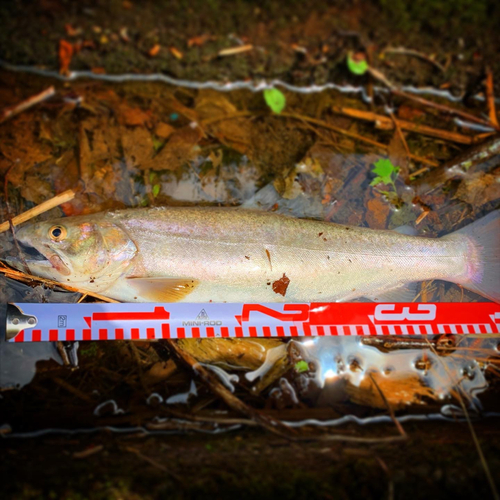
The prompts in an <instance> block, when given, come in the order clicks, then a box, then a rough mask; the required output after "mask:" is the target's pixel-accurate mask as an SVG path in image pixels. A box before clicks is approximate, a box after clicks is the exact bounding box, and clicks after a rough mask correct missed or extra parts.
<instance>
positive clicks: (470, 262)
mask: <svg viewBox="0 0 500 500" xmlns="http://www.w3.org/2000/svg"><path fill="white" fill-rule="evenodd" d="M456 236H459V237H461V238H462V237H464V236H465V237H466V238H467V239H468V244H469V251H468V253H467V257H466V258H467V265H466V268H467V272H466V273H465V274H464V275H463V276H461V277H460V279H459V280H457V282H458V283H460V284H461V285H463V286H464V287H465V288H467V289H469V290H471V291H473V292H476V293H478V294H480V295H482V296H483V297H486V298H488V299H490V300H493V301H495V302H500V210H495V211H493V212H491V213H489V214H488V215H487V216H486V217H483V218H482V219H479V220H477V221H475V222H473V223H472V224H469V225H468V226H465V227H464V228H462V229H460V230H458V231H456V232H454V233H452V234H450V235H448V236H445V239H447V238H455V237H456Z"/></svg>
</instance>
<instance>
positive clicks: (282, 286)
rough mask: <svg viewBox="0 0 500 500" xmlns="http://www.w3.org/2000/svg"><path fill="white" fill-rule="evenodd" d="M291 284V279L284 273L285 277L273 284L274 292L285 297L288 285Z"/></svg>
mask: <svg viewBox="0 0 500 500" xmlns="http://www.w3.org/2000/svg"><path fill="white" fill-rule="evenodd" d="M289 284H290V278H288V276H287V275H286V274H285V273H283V276H282V277H281V278H280V279H279V280H276V281H274V282H273V285H272V287H273V292H274V293H278V294H280V295H283V297H284V296H285V295H286V291H287V289H288V285H289Z"/></svg>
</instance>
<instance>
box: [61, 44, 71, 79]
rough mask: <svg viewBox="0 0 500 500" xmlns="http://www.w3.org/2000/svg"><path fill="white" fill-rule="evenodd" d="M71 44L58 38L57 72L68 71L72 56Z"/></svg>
mask: <svg viewBox="0 0 500 500" xmlns="http://www.w3.org/2000/svg"><path fill="white" fill-rule="evenodd" d="M73 53H74V50H73V45H71V43H69V42H67V41H66V40H64V39H61V40H59V72H60V73H61V74H62V75H65V74H67V73H68V71H69V65H70V64H71V58H72V57H73Z"/></svg>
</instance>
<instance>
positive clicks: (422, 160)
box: [278, 113, 439, 167]
mask: <svg viewBox="0 0 500 500" xmlns="http://www.w3.org/2000/svg"><path fill="white" fill-rule="evenodd" d="M278 116H283V117H287V118H294V119H295V120H302V121H306V122H310V123H314V124H315V125H318V126H320V127H323V128H327V129H330V130H333V131H335V132H338V133H339V134H342V135H346V136H347V137H352V138H353V139H357V140H358V141H361V142H366V143H367V144H371V145H372V146H375V147H377V148H380V149H382V150H384V151H387V149H388V146H387V145H386V144H383V143H381V142H378V141H375V140H373V139H370V138H369V137H364V136H362V135H359V134H356V133H354V132H350V131H349V130H345V129H343V128H340V127H336V126H335V125H331V124H330V123H328V122H325V121H323V120H318V119H317V118H311V117H309V116H303V115H297V114H294V113H280V114H279V115H278ZM410 158H412V159H413V160H415V161H418V162H420V163H426V164H428V165H431V166H433V167H437V166H438V165H439V164H438V163H436V162H435V161H432V160H428V159H427V158H422V157H421V156H416V155H414V154H411V155H410Z"/></svg>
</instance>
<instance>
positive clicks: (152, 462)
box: [125, 446, 183, 485]
mask: <svg viewBox="0 0 500 500" xmlns="http://www.w3.org/2000/svg"><path fill="white" fill-rule="evenodd" d="M125 449H126V450H127V451H130V452H131V453H135V454H136V455H137V456H138V457H139V458H142V460H144V461H146V462H148V463H149V464H150V465H152V466H153V467H156V468H157V469H159V470H161V471H162V472H165V473H166V474H169V475H170V476H171V477H172V478H173V479H175V480H176V481H177V482H178V483H180V484H181V485H182V484H183V481H182V479H181V477H180V476H179V475H178V474H176V473H175V472H174V471H173V470H172V468H171V467H165V466H164V465H162V464H160V463H159V462H157V461H156V460H154V459H152V458H151V457H148V456H146V455H144V454H143V453H141V451H140V450H138V449H137V448H134V447H132V446H126V447H125Z"/></svg>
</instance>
